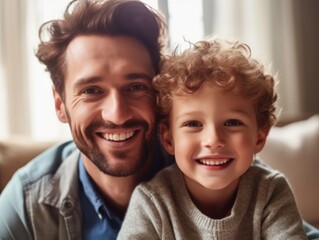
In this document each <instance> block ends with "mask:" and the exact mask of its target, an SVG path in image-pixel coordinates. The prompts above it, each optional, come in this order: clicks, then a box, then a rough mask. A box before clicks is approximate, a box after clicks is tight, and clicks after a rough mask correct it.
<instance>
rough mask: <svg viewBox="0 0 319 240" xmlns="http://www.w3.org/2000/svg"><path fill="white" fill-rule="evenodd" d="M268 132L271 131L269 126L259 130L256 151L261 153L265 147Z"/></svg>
mask: <svg viewBox="0 0 319 240" xmlns="http://www.w3.org/2000/svg"><path fill="white" fill-rule="evenodd" d="M268 133H269V128H262V129H259V130H258V133H257V142H256V146H255V153H259V152H260V151H261V150H262V149H263V148H264V146H265V144H266V139H267V136H268Z"/></svg>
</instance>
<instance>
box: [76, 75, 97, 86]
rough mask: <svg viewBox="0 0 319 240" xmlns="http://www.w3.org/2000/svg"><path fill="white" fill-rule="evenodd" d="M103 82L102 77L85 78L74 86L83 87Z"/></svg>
mask: <svg viewBox="0 0 319 240" xmlns="http://www.w3.org/2000/svg"><path fill="white" fill-rule="evenodd" d="M101 80H102V78H101V77H88V78H86V77H83V78H79V79H78V80H77V81H76V83H75V84H74V86H75V88H77V87H80V86H83V85H87V84H92V83H93V84H94V83H97V82H100V81H101Z"/></svg>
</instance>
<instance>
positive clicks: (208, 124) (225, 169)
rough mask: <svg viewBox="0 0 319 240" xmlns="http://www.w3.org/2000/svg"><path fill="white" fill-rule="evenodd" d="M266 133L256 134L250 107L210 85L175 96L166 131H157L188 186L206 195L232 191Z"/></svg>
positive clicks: (241, 100)
mask: <svg viewBox="0 0 319 240" xmlns="http://www.w3.org/2000/svg"><path fill="white" fill-rule="evenodd" d="M267 132H268V131H263V130H260V129H258V127H257V121H256V115H255V111H254V108H253V104H252V103H251V102H249V101H248V100H246V99H244V98H242V97H240V96H235V95H233V94H232V93H228V92H225V91H223V90H222V89H220V88H217V87H212V86H210V85H204V86H203V87H202V88H200V89H199V90H198V91H196V92H195V93H193V94H190V95H186V96H174V97H173V106H172V111H171V116H170V129H169V130H167V129H165V128H163V126H162V130H161V134H162V138H163V145H164V147H165V149H166V150H167V151H168V152H169V153H170V154H173V155H175V158H176V163H177V165H178V166H179V168H180V169H181V170H182V172H183V173H184V175H185V179H186V183H187V185H188V186H190V185H191V186H196V185H198V184H199V185H198V186H203V187H205V188H208V189H211V190H222V189H227V188H228V189H229V188H232V189H235V188H236V187H237V183H238V179H239V177H240V176H241V175H242V174H244V173H245V172H246V171H247V169H248V168H249V166H250V164H251V163H252V159H253V155H254V153H257V152H259V151H260V150H261V149H262V148H263V146H264V143H265V139H266V136H267Z"/></svg>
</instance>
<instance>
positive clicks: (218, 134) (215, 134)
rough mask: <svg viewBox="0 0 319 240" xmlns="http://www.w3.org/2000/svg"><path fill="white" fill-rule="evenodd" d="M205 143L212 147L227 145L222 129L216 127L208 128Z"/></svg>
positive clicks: (206, 145)
mask: <svg viewBox="0 0 319 240" xmlns="http://www.w3.org/2000/svg"><path fill="white" fill-rule="evenodd" d="M203 143H204V146H205V147H207V148H212V149H216V148H222V147H225V141H224V136H223V133H222V131H221V130H219V129H218V128H216V127H211V128H208V129H206V131H205V138H204V141H203Z"/></svg>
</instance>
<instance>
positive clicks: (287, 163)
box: [0, 114, 319, 228]
mask: <svg viewBox="0 0 319 240" xmlns="http://www.w3.org/2000/svg"><path fill="white" fill-rule="evenodd" d="M54 143H56V142H39V141H30V140H27V139H24V138H16V137H15V138H11V139H9V140H5V141H4V140H0V192H1V191H2V189H3V188H4V186H5V185H6V183H7V181H8V180H9V179H10V177H11V175H12V174H13V173H14V171H15V170H16V169H17V168H19V167H21V166H23V165H24V164H25V163H27V162H28V161H29V160H30V159H32V158H33V157H34V156H36V155H37V154H39V153H40V152H42V151H43V150H45V149H46V148H48V147H49V146H51V145H53V144H54ZM259 157H260V158H261V159H262V160H264V162H266V163H267V164H269V165H270V166H272V167H273V168H275V169H278V170H280V171H281V172H283V173H284V174H285V175H286V177H287V178H288V181H289V183H290V184H291V186H292V188H293V191H294V194H295V197H296V201H297V204H298V208H299V210H300V213H301V214H302V216H303V218H304V219H305V220H307V221H308V222H309V223H311V224H312V225H314V226H316V227H318V228H319V114H318V115H315V116H312V117H311V118H309V119H306V120H303V121H298V122H293V123H290V124H288V125H285V126H283V127H274V128H273V129H272V130H271V131H270V133H269V136H268V139H267V143H266V146H265V148H264V150H263V151H262V152H261V153H260V154H259Z"/></svg>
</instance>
